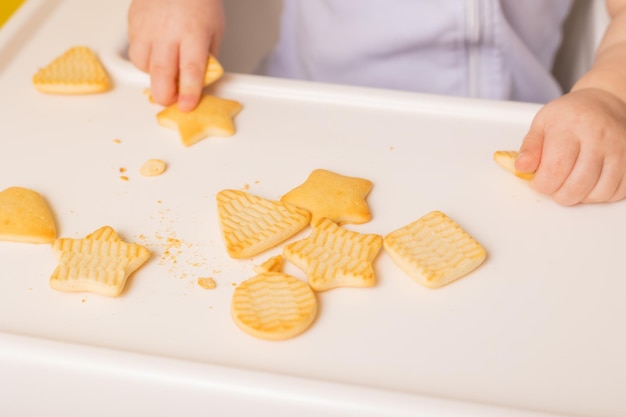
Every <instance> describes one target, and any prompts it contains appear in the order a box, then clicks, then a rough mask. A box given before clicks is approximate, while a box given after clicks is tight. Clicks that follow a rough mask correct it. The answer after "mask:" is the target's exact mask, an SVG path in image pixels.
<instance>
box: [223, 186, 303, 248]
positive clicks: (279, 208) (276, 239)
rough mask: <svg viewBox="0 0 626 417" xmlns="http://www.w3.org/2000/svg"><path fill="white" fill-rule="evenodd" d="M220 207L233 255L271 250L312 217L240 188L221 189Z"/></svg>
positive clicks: (291, 206) (297, 209) (294, 208)
mask: <svg viewBox="0 0 626 417" xmlns="http://www.w3.org/2000/svg"><path fill="white" fill-rule="evenodd" d="M217 209H218V213H219V220H220V226H221V228H222V235H223V237H224V241H225V243H226V251H227V252H228V254H229V255H230V256H231V257H233V258H247V257H251V256H254V255H257V254H259V253H261V252H263V251H265V250H267V249H270V248H272V247H274V246H276V245H278V244H279V243H281V242H283V241H285V240H287V239H288V238H290V237H291V236H293V235H295V234H296V233H298V232H299V231H300V230H302V229H304V228H305V227H306V226H307V225H308V224H309V221H310V219H311V214H310V213H309V212H308V211H307V210H304V209H301V208H298V207H296V206H294V205H292V204H288V203H281V202H278V201H271V200H266V199H264V198H261V197H258V196H255V195H252V194H249V193H246V192H244V191H239V190H222V191H220V192H219V193H218V194H217Z"/></svg>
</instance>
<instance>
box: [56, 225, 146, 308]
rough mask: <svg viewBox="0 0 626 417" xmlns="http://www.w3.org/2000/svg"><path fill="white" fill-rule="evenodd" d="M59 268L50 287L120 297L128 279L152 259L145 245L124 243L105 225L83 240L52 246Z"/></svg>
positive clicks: (61, 240) (57, 240)
mask: <svg viewBox="0 0 626 417" xmlns="http://www.w3.org/2000/svg"><path fill="white" fill-rule="evenodd" d="M52 250H53V252H54V255H55V256H56V258H57V260H58V265H57V267H56V268H55V270H54V271H53V273H52V275H51V276H50V287H51V288H53V289H55V290H59V291H66V292H92V293H95V294H100V295H106V296H112V297H114V296H117V295H119V294H120V293H121V292H122V290H123V289H124V286H125V284H126V281H127V279H128V277H129V276H130V275H131V274H132V273H133V272H134V271H135V270H136V269H137V268H139V267H140V266H141V265H143V263H144V262H146V261H147V260H148V258H149V257H150V251H149V250H148V249H146V248H144V247H143V246H140V245H137V244H134V243H126V242H123V241H122V240H121V239H120V237H119V236H118V235H117V233H116V232H115V230H113V228H111V227H109V226H105V227H103V228H100V229H98V230H96V231H95V232H93V233H92V234H90V235H88V236H87V237H85V238H83V239H72V238H60V239H56V240H55V241H54V242H53V244H52Z"/></svg>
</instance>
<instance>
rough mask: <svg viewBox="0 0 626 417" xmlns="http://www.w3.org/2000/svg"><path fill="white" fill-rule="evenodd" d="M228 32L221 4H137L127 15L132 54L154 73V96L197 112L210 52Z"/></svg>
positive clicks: (199, 0) (187, 0) (179, 0)
mask: <svg viewBox="0 0 626 417" xmlns="http://www.w3.org/2000/svg"><path fill="white" fill-rule="evenodd" d="M223 32H224V10H223V5H222V2H221V0H133V2H132V3H131V5H130V8H129V11H128V39H129V49H128V55H129V58H130V60H131V62H132V63H133V64H134V65H135V66H137V68H139V69H140V70H142V71H144V72H147V73H149V74H150V85H151V89H152V97H153V98H154V100H155V101H156V102H157V103H159V104H162V105H170V104H172V103H174V102H176V101H178V106H179V107H180V109H181V110H183V111H190V110H193V109H194V108H195V107H196V105H197V104H198V101H199V100H200V96H201V94H202V88H203V79H204V72H205V70H206V64H207V59H208V56H209V53H211V54H212V55H214V56H217V52H218V49H219V45H220V42H221V40H222V35H223Z"/></svg>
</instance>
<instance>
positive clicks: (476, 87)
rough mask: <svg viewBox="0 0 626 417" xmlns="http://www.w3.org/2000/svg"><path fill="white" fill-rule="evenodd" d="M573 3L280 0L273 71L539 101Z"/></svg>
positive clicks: (268, 65) (553, 89) (548, 88)
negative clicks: (282, 7)
mask: <svg viewBox="0 0 626 417" xmlns="http://www.w3.org/2000/svg"><path fill="white" fill-rule="evenodd" d="M571 4H572V0H284V9H283V15H282V23H281V35H280V39H279V41H278V43H277V45H276V46H275V48H274V50H273V51H272V52H271V54H270V55H269V56H268V57H267V59H266V60H265V62H264V65H263V67H262V70H261V72H262V73H264V74H267V75H271V76H277V77H286V78H296V79H305V80H313V81H322V82H331V83H342V84H352V85H362V86H373V87H381V88H391V89H401V90H409V91H417V92H426V93H436V94H446V95H457V96H470V97H483V98H491V99H511V100H520V101H531V102H538V103H544V102H547V101H549V100H551V99H553V98H555V97H557V96H558V95H560V94H561V93H562V91H561V88H560V87H559V84H558V83H557V81H556V80H555V79H554V77H553V76H552V74H551V69H552V64H553V60H554V56H555V54H556V51H557V49H558V47H559V45H560V43H561V38H562V30H561V29H562V24H563V21H564V20H565V18H566V17H567V14H568V12H569V10H570V8H571Z"/></svg>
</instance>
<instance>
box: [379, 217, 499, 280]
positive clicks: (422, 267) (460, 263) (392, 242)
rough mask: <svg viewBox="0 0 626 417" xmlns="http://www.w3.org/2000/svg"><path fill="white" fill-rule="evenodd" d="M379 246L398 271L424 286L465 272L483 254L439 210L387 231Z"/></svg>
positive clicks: (459, 275)
mask: <svg viewBox="0 0 626 417" xmlns="http://www.w3.org/2000/svg"><path fill="white" fill-rule="evenodd" d="M383 245H384V248H385V251H386V252H387V254H388V255H389V256H390V258H391V259H392V260H393V261H394V262H395V264H396V265H398V267H400V269H401V270H403V271H404V272H405V273H406V274H408V275H409V276H410V277H412V278H413V279H414V280H415V281H417V282H419V283H420V284H422V285H424V286H425V287H428V288H438V287H442V286H444V285H447V284H449V283H451V282H453V281H455V280H457V279H459V278H461V277H463V276H464V275H467V274H469V273H470V272H472V271H473V270H474V269H476V268H477V267H478V266H479V265H480V264H481V263H482V262H483V261H484V260H485V258H486V256H487V253H486V251H485V249H484V248H483V247H482V246H481V245H480V243H478V242H477V241H476V240H474V238H472V237H471V236H470V235H469V234H468V233H467V232H465V231H464V230H463V229H461V227H460V226H459V225H458V224H457V223H456V222H454V220H452V219H451V218H449V217H448V216H447V215H446V214H444V213H442V212H440V211H433V212H430V213H428V214H426V215H425V216H423V217H421V218H419V219H418V220H416V221H414V222H412V223H410V224H407V225H406V226H403V227H401V228H399V229H397V230H395V231H393V232H391V233H389V234H388V235H386V236H385V237H384V240H383Z"/></svg>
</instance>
